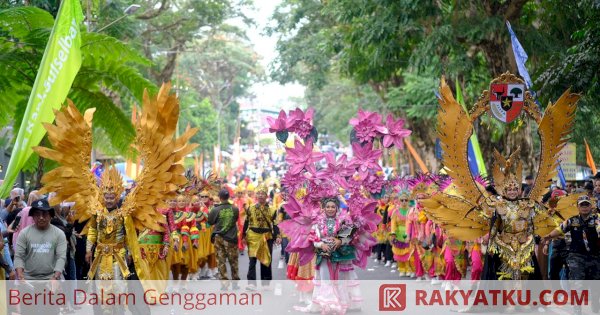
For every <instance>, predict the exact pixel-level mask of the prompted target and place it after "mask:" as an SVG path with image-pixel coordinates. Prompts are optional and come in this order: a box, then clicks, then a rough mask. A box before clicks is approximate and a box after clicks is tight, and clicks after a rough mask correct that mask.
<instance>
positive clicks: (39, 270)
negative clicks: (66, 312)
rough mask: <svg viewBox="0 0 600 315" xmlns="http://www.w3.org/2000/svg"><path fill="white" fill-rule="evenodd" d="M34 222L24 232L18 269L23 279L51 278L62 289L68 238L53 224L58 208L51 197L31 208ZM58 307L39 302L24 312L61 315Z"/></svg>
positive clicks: (17, 252) (38, 287) (17, 255)
mask: <svg viewBox="0 0 600 315" xmlns="http://www.w3.org/2000/svg"><path fill="white" fill-rule="evenodd" d="M29 215H30V216H32V217H33V220H34V222H35V223H34V225H31V226H29V227H27V228H26V229H25V230H23V231H22V232H21V234H20V235H19V238H18V240H17V247H16V248H15V270H16V273H17V279H19V280H50V281H51V284H52V290H53V291H56V290H57V289H58V280H59V279H61V276H62V272H63V270H64V268H65V261H66V255H67V241H66V238H65V234H64V233H63V231H61V230H60V229H59V228H57V227H55V226H53V225H51V224H50V220H51V219H52V217H54V209H53V208H52V207H50V205H49V204H48V200H46V199H42V200H38V201H36V202H34V203H33V205H32V206H31V209H30V210H29ZM45 287H46V283H42V284H39V285H36V286H35V287H34V290H35V292H37V293H39V292H43V291H44V290H45ZM58 311H59V309H58V308H52V307H49V305H44V304H38V305H31V306H27V307H26V309H25V310H23V311H22V313H23V314H45V315H51V314H58Z"/></svg>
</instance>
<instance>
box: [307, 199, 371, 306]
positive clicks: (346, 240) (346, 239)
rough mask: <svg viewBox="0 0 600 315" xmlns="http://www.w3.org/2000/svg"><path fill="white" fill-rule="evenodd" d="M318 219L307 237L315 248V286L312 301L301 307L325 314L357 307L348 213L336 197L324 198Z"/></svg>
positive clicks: (357, 294)
mask: <svg viewBox="0 0 600 315" xmlns="http://www.w3.org/2000/svg"><path fill="white" fill-rule="evenodd" d="M317 222H318V223H317V224H315V225H313V228H312V231H311V235H310V236H309V240H310V241H311V242H312V243H313V246H314V247H315V248H316V251H317V255H316V256H317V260H316V263H315V264H316V282H317V285H316V286H315V288H314V290H313V297H312V301H311V304H310V305H308V306H307V307H306V308H302V309H300V310H302V311H308V312H319V311H320V312H322V313H324V314H327V313H337V314H344V313H345V312H346V311H348V310H358V309H360V307H361V302H362V297H361V294H360V289H359V287H358V281H356V280H357V277H356V272H355V271H354V266H353V263H352V261H353V260H355V259H356V253H355V248H354V246H353V245H352V244H351V242H352V240H353V233H352V231H351V229H352V227H351V223H350V218H349V216H348V215H347V213H345V211H344V213H342V212H341V211H340V202H339V200H338V198H336V197H331V198H325V199H323V201H322V213H321V216H320V217H319V219H318V220H317ZM349 229H350V231H349ZM338 280H339V281H338Z"/></svg>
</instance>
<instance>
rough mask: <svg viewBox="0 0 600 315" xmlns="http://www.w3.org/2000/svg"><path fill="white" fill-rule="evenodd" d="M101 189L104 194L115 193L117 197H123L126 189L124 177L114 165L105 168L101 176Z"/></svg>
mask: <svg viewBox="0 0 600 315" xmlns="http://www.w3.org/2000/svg"><path fill="white" fill-rule="evenodd" d="M100 190H101V191H102V193H103V194H115V196H117V198H120V197H121V194H122V193H123V191H124V188H123V177H121V174H120V173H119V171H117V169H116V168H115V167H114V166H110V167H105V168H104V172H103V173H102V176H101V177H100Z"/></svg>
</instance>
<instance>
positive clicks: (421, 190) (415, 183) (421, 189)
mask: <svg viewBox="0 0 600 315" xmlns="http://www.w3.org/2000/svg"><path fill="white" fill-rule="evenodd" d="M432 183H433V180H431V177H430V176H429V174H424V173H417V175H415V176H414V177H413V178H411V179H409V180H408V188H409V189H410V191H411V196H410V197H411V199H417V197H418V196H426V197H427V196H429V195H430V194H431V191H430V188H429V187H430V186H431V184H432Z"/></svg>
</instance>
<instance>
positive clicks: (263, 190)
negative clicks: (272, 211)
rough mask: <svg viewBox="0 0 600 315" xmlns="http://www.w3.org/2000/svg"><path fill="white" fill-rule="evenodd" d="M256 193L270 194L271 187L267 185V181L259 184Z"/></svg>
mask: <svg viewBox="0 0 600 315" xmlns="http://www.w3.org/2000/svg"><path fill="white" fill-rule="evenodd" d="M256 193H265V194H268V193H269V188H268V187H267V185H265V183H262V184H260V185H258V187H256Z"/></svg>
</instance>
